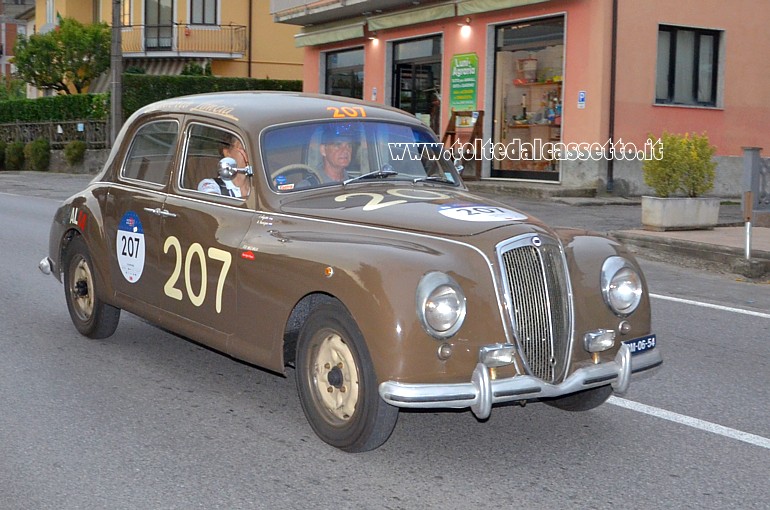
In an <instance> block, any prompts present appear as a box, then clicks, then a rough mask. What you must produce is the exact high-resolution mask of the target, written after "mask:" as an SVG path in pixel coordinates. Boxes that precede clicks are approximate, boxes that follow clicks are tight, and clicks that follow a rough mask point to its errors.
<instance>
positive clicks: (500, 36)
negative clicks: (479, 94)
mask: <svg viewBox="0 0 770 510" xmlns="http://www.w3.org/2000/svg"><path fill="white" fill-rule="evenodd" d="M495 50H496V51H495V95H494V101H495V102H494V123H493V126H494V127H493V129H494V132H493V139H494V141H495V143H496V144H499V146H500V147H505V148H506V152H505V154H502V153H500V154H496V155H495V156H494V157H493V158H492V168H491V176H492V177H502V178H517V179H533V180H543V181H558V180H559V169H560V165H559V161H558V160H557V159H556V158H555V157H554V154H553V152H552V151H551V150H550V147H552V146H553V144H555V143H558V142H561V127H562V126H561V125H562V123H561V110H562V88H563V87H562V78H563V76H564V17H563V16H559V17H554V18H546V19H541V20H533V21H527V22H521V23H514V24H508V25H502V26H499V27H497V28H496V30H495Z"/></svg>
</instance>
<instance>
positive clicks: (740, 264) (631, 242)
mask: <svg viewBox="0 0 770 510" xmlns="http://www.w3.org/2000/svg"><path fill="white" fill-rule="evenodd" d="M610 235H611V236H612V237H613V238H614V239H616V240H618V241H621V242H622V243H623V244H624V245H625V246H626V247H628V248H629V249H630V250H631V251H632V252H634V253H636V254H638V255H640V256H643V257H645V258H649V259H651V260H657V261H661V262H674V261H675V262H679V263H681V264H682V265H685V266H689V267H695V268H704V267H706V268H711V269H717V270H719V271H723V272H728V273H735V274H740V275H741V276H744V277H746V278H751V279H759V278H763V277H764V276H765V275H770V253H767V252H763V251H757V252H755V253H753V256H752V258H751V259H750V260H747V259H746V257H745V253H744V251H743V249H741V248H733V247H729V246H719V245H714V244H708V243H698V242H694V241H683V240H680V239H671V238H660V237H653V236H645V235H642V234H636V233H630V232H623V231H617V232H611V233H610Z"/></svg>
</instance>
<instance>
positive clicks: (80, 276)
mask: <svg viewBox="0 0 770 510" xmlns="http://www.w3.org/2000/svg"><path fill="white" fill-rule="evenodd" d="M70 283H71V289H70V292H71V293H72V304H73V307H74V309H75V312H76V313H77V315H78V317H80V319H81V320H84V321H87V320H88V319H90V318H91V315H92V314H93V313H94V298H93V292H92V286H93V278H92V277H91V268H89V267H88V264H87V263H86V261H85V259H82V258H81V259H80V260H79V261H78V263H77V266H75V270H74V271H73V272H72V281H71V282H70Z"/></svg>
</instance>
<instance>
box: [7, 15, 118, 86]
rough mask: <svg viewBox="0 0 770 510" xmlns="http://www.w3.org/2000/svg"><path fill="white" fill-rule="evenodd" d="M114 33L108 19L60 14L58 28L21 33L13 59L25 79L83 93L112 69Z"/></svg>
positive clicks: (39, 84) (29, 81)
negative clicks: (89, 21)
mask: <svg viewBox="0 0 770 510" xmlns="http://www.w3.org/2000/svg"><path fill="white" fill-rule="evenodd" d="M110 37H111V35H110V28H109V26H108V25H107V24H106V23H94V24H90V25H84V24H82V23H80V22H79V21H77V20H75V19H72V18H61V17H59V26H58V27H57V28H56V29H55V30H52V31H50V32H46V33H45V34H34V35H31V36H30V37H28V38H27V37H23V36H21V37H19V39H18V40H17V41H16V45H15V46H14V55H15V56H14V57H13V59H12V63H13V64H14V65H15V66H16V73H17V74H18V76H19V77H20V78H21V79H23V80H24V81H25V82H27V83H30V84H32V85H34V86H35V87H37V88H39V89H53V90H58V91H60V92H64V93H65V94H72V93H73V92H72V90H73V89H74V90H75V92H76V93H78V94H80V93H82V92H83V90H84V89H85V88H86V87H88V85H89V84H90V83H91V81H92V80H94V79H95V78H96V77H97V76H99V75H100V74H101V73H103V72H104V71H106V70H107V69H109V67H110Z"/></svg>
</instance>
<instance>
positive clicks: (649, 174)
mask: <svg viewBox="0 0 770 510" xmlns="http://www.w3.org/2000/svg"><path fill="white" fill-rule="evenodd" d="M650 141H652V137H651V136H650ZM661 142H662V144H661V145H662V150H661V153H660V154H658V155H653V156H658V157H657V158H656V157H653V158H651V159H647V160H645V161H644V163H643V164H642V172H643V173H644V182H645V184H647V185H648V186H650V187H651V188H652V189H653V190H654V191H655V195H656V196H654V197H650V196H643V197H642V226H643V227H644V228H645V229H648V230H659V231H660V230H697V229H711V228H714V227H715V226H716V224H717V221H718V220H719V198H712V197H703V196H702V195H703V194H705V193H708V192H709V191H711V190H712V189H713V188H714V178H715V175H716V174H715V169H716V162H715V161H714V160H713V157H714V152H715V151H716V148H715V147H714V146H713V145H711V144H710V143H709V139H708V137H707V136H706V135H705V133H704V134H703V135H697V134H694V133H692V134H691V133H685V134H684V135H678V134H671V133H665V132H664V133H663V135H662V136H661ZM674 195H677V196H674Z"/></svg>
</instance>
